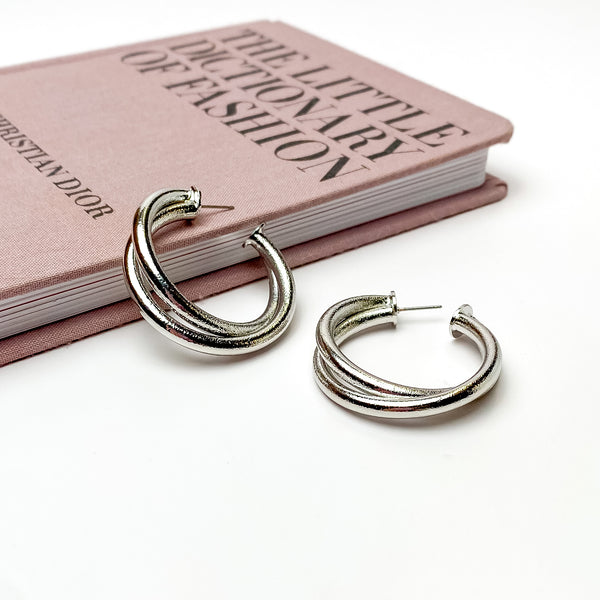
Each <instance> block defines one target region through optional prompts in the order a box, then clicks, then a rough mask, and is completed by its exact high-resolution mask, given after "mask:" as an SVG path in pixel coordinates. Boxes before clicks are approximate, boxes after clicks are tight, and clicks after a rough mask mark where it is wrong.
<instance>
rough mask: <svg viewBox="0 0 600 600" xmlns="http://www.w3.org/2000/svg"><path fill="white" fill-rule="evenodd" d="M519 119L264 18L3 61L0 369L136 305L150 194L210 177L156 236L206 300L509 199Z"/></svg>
mask: <svg viewBox="0 0 600 600" xmlns="http://www.w3.org/2000/svg"><path fill="white" fill-rule="evenodd" d="M511 133H512V126H511V124H510V123H509V122H508V121H507V120H506V119H504V118H502V117H499V116H498V115H495V114H493V113H490V112H488V111H485V110H483V109H481V108H479V107H476V106H474V105H472V104H470V103H468V102H465V101H464V100H461V99H459V98H456V97H454V96H451V95H449V94H446V93H444V92H442V91H440V90H438V89H436V88H433V87H431V86H428V85H426V84H424V83H421V82H419V81H417V80H415V79H412V78H410V77H407V76H405V75H402V74H400V73H397V72H396V71H393V70H391V69H389V68H387V67H384V66H381V65H379V64H377V63H374V62H373V61H370V60H368V59H366V58H363V57H361V56H358V55H356V54H354V53H352V52H349V51H347V50H344V49H342V48H340V47H338V46H335V45H333V44H331V43H329V42H326V41H324V40H321V39H319V38H317V37H314V36H312V35H310V34H307V33H305V32H303V31H300V30H298V29H295V28H294V27H291V26H289V25H285V24H283V23H279V22H269V21H260V22H256V23H249V24H244V25H238V26H233V27H226V28H223V29H217V30H212V31H207V32H201V33H194V34H189V35H183V36H179V37H174V38H169V39H162V40H156V41H150V42H143V43H139V44H133V45H129V46H122V47H118V48H111V49H107V50H100V51H95V52H90V53H86V54H80V55H76V56H70V57H63V58H58V59H51V60H46V61H40V62H36V63H31V64H26V65H20V66H16V67H9V68H4V69H0V165H1V168H2V171H1V173H2V177H1V180H0V203H1V206H2V212H3V222H2V228H3V231H2V235H1V236H0V256H2V263H1V264H2V266H1V280H0V365H2V364H6V363H8V362H11V361H14V360H18V359H20V358H24V357H26V356H30V355H32V354H35V353H38V352H42V351H44V350H48V349H50V348H53V347H56V346H59V345H62V344H65V343H68V342H71V341H74V340H76V339H80V338H83V337H86V336H88V335H91V334H94V333H97V332H99V331H102V330H104V329H108V328H111V327H115V326H118V325H122V324H123V323H126V322H129V321H132V320H134V319H136V318H139V313H138V311H137V308H136V307H135V306H134V305H133V303H132V302H131V301H129V300H125V298H127V291H126V288H125V285H124V281H123V275H122V271H121V261H122V255H123V250H124V248H125V243H126V241H127V239H128V237H129V235H130V230H131V224H132V217H133V214H134V212H135V209H136V208H137V206H138V205H139V204H140V203H141V202H142V200H143V199H144V198H145V197H146V196H147V195H149V194H150V193H152V192H154V191H156V190H158V189H163V188H179V189H181V188H189V187H190V186H191V185H195V186H197V187H198V188H199V189H200V190H201V192H202V196H203V201H204V202H206V203H207V204H224V205H231V206H233V207H234V209H233V210H228V211H218V210H208V209H207V210H204V211H201V214H200V216H199V217H197V218H196V219H195V220H194V222H192V223H186V224H184V225H182V224H176V225H173V226H170V227H168V228H166V230H165V231H164V233H163V232H161V233H159V234H157V236H156V240H155V241H156V244H157V249H158V251H159V253H160V255H161V258H162V260H163V264H164V265H165V268H166V270H167V272H168V273H169V274H170V275H171V277H172V278H173V279H174V280H176V281H182V280H185V281H184V282H183V283H182V284H181V285H180V287H181V289H182V291H183V292H184V293H186V294H187V295H188V297H190V298H193V299H201V298H204V297H206V296H208V295H211V294H214V293H217V292H220V291H223V290H226V289H229V288H232V287H235V286H238V285H241V284H243V283H246V282H249V281H252V280H254V279H257V278H259V277H262V276H263V275H264V271H263V270H262V266H261V264H260V261H258V260H253V255H252V252H251V251H250V250H245V249H243V248H242V247H241V243H242V241H243V240H244V239H245V237H247V235H248V234H249V233H250V232H251V231H252V230H253V229H254V228H255V227H256V226H257V225H259V224H260V223H263V222H265V223H266V224H267V225H266V228H265V232H266V234H267V235H268V236H269V237H270V239H271V240H272V241H273V242H274V243H275V244H276V245H277V246H278V247H280V248H283V249H285V250H284V255H285V257H286V259H287V261H288V262H289V264H290V265H291V266H298V265H301V264H305V263H307V262H311V261H314V260H318V259H320V258H324V257H326V256H330V255H333V254H336V253H339V252H343V251H345V250H349V249H351V248H355V247H358V246H360V245H363V244H366V243H369V242H372V241H375V240H378V239H382V238H384V237H388V236H391V235H394V234H397V233H400V232H402V231H405V230H407V229H411V228H414V227H418V226H420V225H423V224H425V223H429V222H432V221H436V220H439V219H442V218H445V217H448V216H451V215H454V214H457V213H459V212H462V211H465V210H470V209H472V208H475V207H477V206H482V205H484V204H487V203H490V202H493V201H496V200H499V199H501V198H503V197H504V196H505V194H506V185H505V184H504V183H503V182H502V181H500V180H498V179H496V178H494V177H492V176H490V175H486V173H485V161H486V156H487V149H488V148H489V147H490V146H491V145H493V144H496V143H498V142H506V141H508V140H509V139H510V136H511Z"/></svg>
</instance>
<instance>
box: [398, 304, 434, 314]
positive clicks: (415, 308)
mask: <svg viewBox="0 0 600 600" xmlns="http://www.w3.org/2000/svg"><path fill="white" fill-rule="evenodd" d="M433 308H442V305H441V304H431V305H429V306H405V307H402V308H398V309H397V310H398V312H400V311H403V310H430V309H433Z"/></svg>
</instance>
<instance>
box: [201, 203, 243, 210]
mask: <svg viewBox="0 0 600 600" xmlns="http://www.w3.org/2000/svg"><path fill="white" fill-rule="evenodd" d="M202 208H220V209H222V210H233V209H234V208H235V207H234V206H226V205H224V204H202Z"/></svg>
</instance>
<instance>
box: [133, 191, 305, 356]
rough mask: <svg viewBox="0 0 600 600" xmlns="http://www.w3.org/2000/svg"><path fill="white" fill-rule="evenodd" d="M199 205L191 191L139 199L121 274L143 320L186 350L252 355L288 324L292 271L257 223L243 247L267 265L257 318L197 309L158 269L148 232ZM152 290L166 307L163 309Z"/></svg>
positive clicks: (292, 297)
mask: <svg viewBox="0 0 600 600" xmlns="http://www.w3.org/2000/svg"><path fill="white" fill-rule="evenodd" d="M201 206H202V203H201V195H200V192H199V191H198V190H197V189H196V188H194V187H192V188H191V189H190V190H161V191H158V192H155V193H154V194H151V195H150V196H148V198H146V200H144V202H143V203H142V204H141V206H140V207H139V208H138V209H137V211H136V213H135V216H134V219H133V233H132V235H131V237H130V238H129V241H128V242H127V246H126V248H125V257H124V263H123V271H124V274H125V280H126V282H127V286H128V288H129V292H130V294H131V297H132V298H133V300H134V301H135V302H136V304H137V305H138V307H139V309H140V312H141V313H142V316H143V317H144V319H146V321H148V322H149V323H150V324H151V325H152V326H153V327H155V328H156V329H157V330H158V331H160V332H161V333H162V334H164V335H166V336H167V337H168V338H169V339H171V340H173V341H174V342H177V343H178V344H181V345H182V346H185V347H186V348H190V349H192V350H196V351H198V352H204V353H207V354H217V355H230V354H244V353H248V352H254V351H255V350H259V349H261V348H263V347H265V346H267V345H268V344H270V343H272V342H274V341H275V340H276V339H277V338H278V337H279V336H281V335H282V334H283V332H284V331H285V330H286V329H287V327H288V325H289V324H290V322H291V319H292V316H293V314H294V307H295V297H296V294H295V288H294V279H293V276H292V273H291V272H290V270H289V268H288V266H287V265H286V263H285V261H284V259H283V256H282V255H281V253H280V252H279V251H278V250H277V248H275V246H273V244H271V242H270V241H269V240H268V238H267V237H266V236H265V235H264V234H263V233H262V225H261V226H260V227H258V228H257V229H256V230H255V231H254V232H253V233H252V234H251V235H250V237H249V238H248V239H247V240H246V241H245V242H244V246H250V247H252V248H254V249H255V250H256V251H257V252H258V254H259V255H260V256H261V257H262V258H263V260H264V261H265V264H266V267H267V271H268V277H269V300H268V303H267V307H266V309H265V310H264V312H263V313H262V315H260V316H259V317H258V318H256V319H254V320H253V321H248V322H245V323H236V322H233V321H226V320H224V319H220V318H218V317H215V316H213V315H211V314H210V313H208V312H206V311H204V310H202V309H201V308H198V307H197V306H196V305H195V304H194V303H193V302H191V301H190V300H188V299H187V298H186V297H185V296H183V295H182V294H181V292H180V291H179V290H178V289H177V287H176V286H175V284H173V283H172V282H171V281H170V280H169V278H168V277H167V276H166V274H165V272H164V271H163V269H162V268H161V266H160V264H159V262H158V259H157V257H156V252H155V250H154V245H153V243H152V234H153V233H154V232H156V231H157V230H158V229H160V228H161V227H163V226H165V225H167V224H168V223H172V222H174V221H178V220H180V219H193V218H194V217H195V216H196V215H197V214H198V212H199V210H200V208H201ZM211 208H228V207H211ZM152 292H155V293H156V295H157V296H158V297H159V298H160V300H162V301H163V302H164V303H165V304H166V305H167V307H168V308H167V310H164V309H163V308H162V307H161V306H160V305H159V304H158V302H157V301H156V300H155V298H154V296H153V294H152ZM168 311H170V312H168Z"/></svg>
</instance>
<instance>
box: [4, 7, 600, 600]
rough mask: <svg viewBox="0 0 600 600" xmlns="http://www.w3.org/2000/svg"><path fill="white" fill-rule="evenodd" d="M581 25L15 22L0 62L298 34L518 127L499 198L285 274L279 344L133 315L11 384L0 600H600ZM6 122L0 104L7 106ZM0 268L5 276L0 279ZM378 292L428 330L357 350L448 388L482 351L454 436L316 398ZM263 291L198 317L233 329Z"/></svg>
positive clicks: (232, 19) (17, 13)
mask: <svg viewBox="0 0 600 600" xmlns="http://www.w3.org/2000/svg"><path fill="white" fill-rule="evenodd" d="M598 12H599V11H598V4H597V2H594V1H592V0H590V1H588V2H586V1H584V0H580V1H571V2H568V3H567V2H549V1H543V2H541V1H540V2H523V1H514V2H513V1H510V2H509V1H505V2H502V3H496V4H495V5H494V6H485V3H482V2H480V1H473V2H466V1H460V0H458V1H454V2H437V3H433V2H388V3H384V2H377V1H374V0H372V1H371V2H364V1H361V2H352V1H349V0H347V1H346V2H343V3H333V2H329V3H327V2H322V1H321V2H312V1H309V0H303V1H302V2H289V3H284V2H279V3H278V2H262V1H260V0H256V1H254V2H237V1H230V0H228V1H226V2H221V3H217V2H210V3H208V2H189V3H186V2H182V1H177V0H172V1H170V2H165V3H151V2H126V1H121V2H116V1H112V0H111V1H109V0H105V1H103V2H98V3H97V4H96V5H95V6H94V7H91V6H88V3H86V2H62V3H56V2H41V1H40V2H27V1H23V0H21V1H20V2H14V1H11V2H4V3H3V6H2V9H1V23H2V24H1V35H0V63H1V64H2V65H10V64H13V63H18V62H24V61H28V60H34V59H38V58H46V57H52V56H56V55H61V54H69V53H73V52H79V51H83V50H88V49H95V48H100V47H105V46H111V45H115V44H123V43H128V42H135V41H141V40H145V39H152V38H154V37H159V36H168V35H175V34H179V33H184V32H188V31H194V30H202V29H208V28H212V27H217V26H224V25H228V24H233V23H236V22H243V21H249V20H255V19H259V18H273V19H282V20H285V21H288V22H289V23H291V24H294V25H297V26H299V27H302V28H304V29H307V30H309V31H311V32H312V33H315V34H317V35H320V36H322V37H325V38H327V39H329V40H331V41H333V42H336V43H338V44H341V45H343V46H345V47H347V48H349V49H351V50H354V51H356V52H359V53H362V54H364V55H366V56H368V57H370V58H373V59H375V60H378V61H380V62H383V63H384V64H387V65H389V66H391V67H394V68H396V69H398V70H401V71H404V72H406V73H407V74H409V75H413V76H415V77H417V78H420V79H422V80H424V81H426V82H428V83H432V84H435V85H437V86H438V87H441V88H442V89H444V90H446V91H449V92H452V93H454V94H456V95H458V96H461V97H464V98H466V99H468V100H470V101H472V102H474V103H477V104H479V105H481V106H483V107H485V108H488V109H490V110H493V111H495V112H498V113H500V114H502V115H503V116H506V117H508V118H509V119H511V120H512V121H513V123H514V125H515V135H514V138H513V140H512V141H511V142H510V143H509V144H508V145H506V146H498V147H495V148H493V150H492V152H491V153H490V160H489V170H490V172H492V173H493V174H496V175H498V176H500V177H502V178H504V179H506V180H507V181H508V183H509V194H508V197H507V198H506V199H505V200H503V201H502V202H500V203H497V204H494V205H492V206H489V207H486V208H482V209H478V210H476V211H473V212H471V213H468V214H464V215H461V216H458V217H455V218H452V219H449V220H446V221H443V222H441V223H437V224H434V225H429V226H427V227H424V228H421V229H419V230H416V231H412V232H409V233H406V234H403V235H400V236H398V237H396V238H393V239H389V240H386V241H382V242H379V243H376V244H373V245H370V246H368V247H365V248H362V249H359V250H355V251H353V252H349V253H346V254H344V255H342V256H337V257H335V258H331V259H328V260H325V261H322V262H319V263H317V264H313V265H310V266H307V267H303V268H300V269H296V270H295V273H294V274H295V277H296V282H297V288H298V309H297V314H296V317H295V319H294V322H293V325H292V327H291V328H290V330H289V332H288V333H287V335H286V336H285V337H284V338H283V339H281V340H280V342H279V343H277V344H276V345H275V346H273V347H271V348H269V349H267V350H266V351H264V352H262V353H260V354H258V355H251V356H249V357H245V358H239V359H218V358H211V357H204V356H202V355H196V354H194V353H189V352H186V351H185V350H183V349H180V348H178V347H176V346H175V345H173V344H171V343H170V342H168V341H167V340H166V339H163V338H162V337H161V336H159V335H158V334H157V333H156V332H155V331H154V330H153V329H151V328H150V327H149V326H148V325H147V324H146V323H145V322H138V323H136V324H133V325H129V326H126V327H123V328H121V329H118V330H114V331H109V332H106V333H103V334H101V335H98V336H95V337H93V338H91V339H87V340H84V341H81V342H78V343H75V344H73V345H71V346H68V347H64V348H61V349H58V350H54V351H52V352H48V353H46V354H43V355H41V356H36V357H33V358H30V359H27V360H23V361H21V362H19V363H16V364H13V365H9V366H7V367H4V368H3V369H1V370H0V390H1V392H0V486H1V488H0V600H42V599H43V600H55V599H56V600H75V599H76V600H83V599H85V600H95V599H110V600H118V599H127V600H132V599H144V600H150V599H155V598H156V599H159V598H160V599H163V598H169V599H171V598H172V599H192V598H194V599H196V598H210V599H215V598H227V599H229V598H235V599H240V598H260V599H261V600H263V599H274V598H277V599H286V600H287V599H295V598H302V599H305V598H327V599H330V598H334V599H337V598H343V599H354V598H361V599H362V598H378V599H379V598H394V599H395V598H407V599H411V600H412V599H419V598H427V599H429V598H431V599H433V598H435V599H436V600H437V599H439V598H462V599H464V598H473V599H481V598H485V599H491V598H501V599H506V598H528V599H529V598H543V599H548V598H561V599H562V598H578V599H580V598H598V597H600V584H599V580H598V540H599V534H600V527H599V525H600V519H599V506H600V465H599V462H600V460H599V454H600V441H599V439H600V436H599V434H598V429H599V427H600V391H599V386H598V381H599V380H598V359H599V358H600V356H599V352H598V339H599V335H600V327H599V312H598V309H599V303H598V300H599V297H598V275H599V267H600V260H599V254H600V252H599V248H598V246H599V244H598V227H599V219H600V209H599V208H598V206H599V202H600V198H599V194H598V190H599V185H598V184H599V183H600V181H599V180H600V178H599V175H598V171H599V168H598V158H599V143H600V138H599V135H598V133H599V132H598V114H599V113H598V111H599V106H600V104H599V102H600V97H599V94H598V58H599V43H598V41H597V39H598V33H599V32H600V27H599V19H598ZM0 101H1V99H0ZM0 264H1V263H0ZM390 289H395V290H396V291H397V293H398V296H399V299H400V302H401V303H404V304H407V305H412V304H420V303H425V304H427V303H435V302H440V303H442V304H443V305H444V309H443V311H436V312H430V313H412V314H405V315H403V316H402V317H401V320H400V324H399V326H398V329H397V330H396V331H394V329H393V328H391V327H390V328H389V329H384V330H381V331H378V332H373V333H372V334H367V335H365V336H362V337H361V338H360V339H356V340H355V341H353V342H351V343H349V344H348V346H347V348H348V353H349V355H350V356H351V357H352V358H353V359H355V360H356V361H357V362H359V363H360V364H361V365H363V366H365V367H366V368H368V369H371V370H373V371H376V372H377V373H378V374H381V375H384V376H387V377H389V378H391V379H395V380H397V381H401V382H403V383H410V384H417V385H425V386H441V385H449V384H454V383H458V382H459V381H461V380H462V379H464V378H466V377H467V376H468V375H470V374H471V372H473V371H474V370H475V368H476V366H477V364H478V354H477V351H476V349H475V348H474V347H472V346H470V345H469V344H468V343H467V342H461V341H453V340H452V338H451V337H450V336H449V335H448V331H447V323H448V320H449V318H450V316H451V314H452V312H453V311H454V310H455V309H456V308H457V307H458V306H459V305H460V304H462V303H463V302H469V303H470V304H472V305H473V307H474V310H475V314H476V316H478V317H479V318H480V319H481V320H482V321H483V322H484V323H486V324H487V325H488V326H489V327H490V328H491V329H492V331H493V332H494V333H495V334H496V335H497V337H498V339H499V340H500V343H501V345H502V349H503V352H504V367H503V372H502V376H501V379H500V381H499V383H498V385H497V386H496V388H495V389H494V390H493V392H492V393H490V394H489V395H488V396H487V397H486V398H484V399H482V400H480V401H478V402H477V403H475V404H474V405H471V406H469V407H466V408H465V409H462V410H460V411H457V412H456V414H449V415H448V416H445V417H440V418H435V419H431V420H429V421H425V420H420V421H412V422H400V423H392V424H387V423H380V422H375V421H373V420H368V419H365V418H361V417H358V416H356V415H354V414H351V413H349V412H346V411H344V410H342V409H341V408H339V407H338V406H337V405H335V404H333V403H331V402H330V401H329V400H327V399H326V398H325V397H324V396H323V395H322V394H321V393H320V392H319V390H318V389H317V387H316V385H315V383H314V381H313V377H312V370H311V354H312V349H313V344H314V338H313V331H314V327H315V325H316V322H317V319H318V317H319V316H320V314H321V313H322V312H323V310H324V309H325V308H327V307H328V306H329V305H330V304H332V303H334V302H336V301H337V300H340V299H342V298H345V297H348V296H352V295H357V294H362V293H385V292H387V291H389V290H390ZM265 298H266V283H265V282H259V283H256V284H254V285H250V286H246V287H244V288H241V289H238V290H235V291H232V292H229V293H226V294H221V295H219V296H218V297H215V298H212V299H210V300H208V301H206V302H205V303H204V304H203V305H204V306H205V307H207V308H208V309H209V310H211V311H213V312H215V313H217V314H219V315H221V316H227V317H229V318H233V319H239V320H242V319H244V318H248V317H251V316H254V315H256V314H258V313H259V312H260V311H261V310H262V307H263V304H264V302H265Z"/></svg>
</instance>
